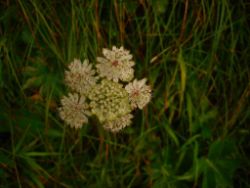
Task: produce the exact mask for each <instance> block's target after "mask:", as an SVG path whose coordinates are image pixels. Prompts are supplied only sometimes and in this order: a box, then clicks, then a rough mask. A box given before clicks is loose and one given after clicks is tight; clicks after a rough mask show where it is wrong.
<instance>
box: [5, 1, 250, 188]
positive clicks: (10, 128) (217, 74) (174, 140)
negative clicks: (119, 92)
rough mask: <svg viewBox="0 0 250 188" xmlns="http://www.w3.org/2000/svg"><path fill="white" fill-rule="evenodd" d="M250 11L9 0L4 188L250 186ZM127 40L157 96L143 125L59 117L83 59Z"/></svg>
mask: <svg viewBox="0 0 250 188" xmlns="http://www.w3.org/2000/svg"><path fill="white" fill-rule="evenodd" d="M249 8H250V4H249V3H248V2H247V1H244V0H238V1H237V3H236V2H235V3H233V1H229V0H220V1H217V0H211V1H206V0H200V1H198V0H196V1H190V0H176V1H167V0H166V1H160V0H159V1H153V0H142V1H125V0H124V1H122V0H114V1H109V0H107V1H106V0H105V1H94V0H88V1H81V0H79V1H76V0H75V1H74V0H71V1H59V0H55V1H39V0H32V1H31V0H28V1H26V0H15V1H1V2H0V186H1V187H25V188H26V187H72V188H73V187H154V188H158V187H164V188H165V187H170V188H171V187H173V188H175V187H180V188H185V187H203V188H209V187H218V188H219V187H244V188H245V187H250V181H249V176H250V174H249V168H250V161H249V153H248V152H247V151H248V150H249V149H250V145H249V122H250V109H249V106H250V103H249V95H250V66H249V62H250V53H249V52H250V47H249V43H250V38H249V35H250V27H249V19H250V14H249V13H248V12H249ZM113 45H116V46H118V47H119V46H121V45H123V46H124V47H125V48H126V49H129V50H130V51H131V53H132V54H133V55H134V60H135V61H136V66H135V67H136V77H137V78H140V79H141V78H143V77H147V78H148V82H149V84H150V85H151V86H152V88H153V98H152V101H151V102H150V104H149V105H148V106H147V107H146V108H144V110H143V111H136V113H135V118H134V119H133V125H132V126H131V127H129V128H126V129H124V130H123V131H122V132H121V133H118V134H112V133H109V132H106V131H104V130H103V129H102V127H100V126H99V124H98V123H96V121H95V120H94V119H92V120H91V121H90V123H89V124H88V125H86V126H84V127H83V128H82V129H81V130H80V131H76V130H73V129H71V128H70V127H69V126H66V125H64V123H63V122H62V121H61V120H60V118H59V116H58V111H57V107H58V106H59V105H60V98H61V97H62V96H63V95H65V94H66V93H67V90H66V87H65V85H64V83H63V76H64V71H65V68H66V67H67V65H68V64H69V63H70V62H71V61H72V60H73V59H74V58H80V59H82V60H83V59H84V58H89V59H90V61H91V62H93V63H95V57H96V56H100V55H101V50H102V48H104V47H105V48H110V47H112V46H113Z"/></svg>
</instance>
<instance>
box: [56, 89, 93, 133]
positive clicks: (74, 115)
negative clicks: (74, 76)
mask: <svg viewBox="0 0 250 188" xmlns="http://www.w3.org/2000/svg"><path fill="white" fill-rule="evenodd" d="M85 99H86V98H85V97H84V96H80V95H78V94H77V93H69V95H68V96H64V97H63V98H62V99H61V104H62V106H61V107H60V108H59V115H60V116H61V118H62V119H63V120H64V121H65V122H66V123H67V124H68V125H70V126H71V127H72V128H76V129H78V128H81V127H82V125H83V124H84V123H87V122H88V118H87V116H89V115H90V111H89V105H88V104H87V103H86V101H85Z"/></svg>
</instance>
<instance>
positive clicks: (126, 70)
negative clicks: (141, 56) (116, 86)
mask: <svg viewBox="0 0 250 188" xmlns="http://www.w3.org/2000/svg"><path fill="white" fill-rule="evenodd" d="M102 53H103V55H104V57H97V62H98V64H97V65H96V68H97V70H98V73H99V74H100V76H101V77H105V78H107V79H108V80H113V81H114V82H118V81H119V80H121V81H124V82H129V81H130V80H132V79H133V77H134V69H133V68H132V67H133V66H134V65H135V63H134V61H132V57H133V56H132V55H131V54H130V53H129V51H128V50H125V49H124V48H123V47H120V48H117V47H115V46H113V47H112V50H109V49H106V48H104V49H103V50H102Z"/></svg>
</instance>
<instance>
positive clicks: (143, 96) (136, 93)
mask: <svg viewBox="0 0 250 188" xmlns="http://www.w3.org/2000/svg"><path fill="white" fill-rule="evenodd" d="M146 81H147V79H146V78H144V79H142V80H137V79H135V80H134V81H133V82H131V83H129V84H128V85H126V87H125V89H126V91H127V92H128V93H129V100H130V104H131V107H132V108H133V109H135V108H137V107H138V108H139V109H142V108H143V107H144V106H146V105H147V104H148V103H149V101H150V100H151V89H150V87H149V86H147V85H146Z"/></svg>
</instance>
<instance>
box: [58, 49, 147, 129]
mask: <svg viewBox="0 0 250 188" xmlns="http://www.w3.org/2000/svg"><path fill="white" fill-rule="evenodd" d="M102 53H103V57H97V64H96V66H95V69H94V68H93V67H92V64H90V63H89V61H88V60H86V59H85V60H84V61H83V63H81V61H80V60H78V59H74V61H73V62H71V63H70V64H69V67H68V70H67V71H65V83H66V85H67V86H68V88H69V89H70V90H71V93H69V94H68V96H64V97H63V98H62V99H61V107H60V108H59V115H60V117H61V118H62V119H63V120H64V121H65V123H66V124H68V125H70V126H71V127H74V128H76V129H77V128H81V127H82V126H83V124H86V123H88V117H90V116H92V115H94V116H96V117H97V119H98V120H99V122H100V123H101V124H102V125H103V128H104V129H106V130H109V131H111V132H118V131H120V130H122V129H123V128H124V127H126V126H129V125H131V123H132V121H131V119H132V118H133V115H132V114H131V113H132V111H133V110H135V109H136V108H139V109H142V108H143V107H144V106H146V105H147V104H148V103H149V102H150V100H151V88H150V87H149V86H148V85H146V78H144V79H142V80H137V79H134V80H133V78H134V69H133V66H134V65H135V62H134V61H133V60H132V58H133V56H132V55H131V54H130V52H129V51H128V50H126V49H124V48H123V47H120V48H117V47H115V46H113V47H112V50H109V49H106V48H104V49H103V51H102ZM131 80H133V81H131Z"/></svg>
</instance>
